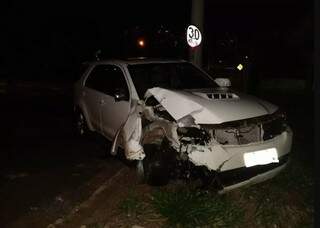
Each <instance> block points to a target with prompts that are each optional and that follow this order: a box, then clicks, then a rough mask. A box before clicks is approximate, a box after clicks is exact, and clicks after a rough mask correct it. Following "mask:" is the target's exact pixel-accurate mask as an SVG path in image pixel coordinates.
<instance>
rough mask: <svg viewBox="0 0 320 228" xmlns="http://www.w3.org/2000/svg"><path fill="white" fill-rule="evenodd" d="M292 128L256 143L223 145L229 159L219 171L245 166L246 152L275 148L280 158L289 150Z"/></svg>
mask: <svg viewBox="0 0 320 228" xmlns="http://www.w3.org/2000/svg"><path fill="white" fill-rule="evenodd" d="M292 135H293V134H292V130H291V129H290V128H289V127H288V128H287V130H286V131H284V132H282V133H281V134H280V135H278V136H276V137H274V138H272V139H269V140H266V141H263V142H257V143H251V144H247V145H224V146H222V148H223V150H224V151H225V152H226V153H227V154H228V155H229V157H230V159H229V160H228V161H227V162H226V163H225V164H224V165H223V166H222V167H221V170H220V171H221V172H224V171H228V170H233V169H237V168H242V167H245V164H244V159H243V155H244V154H245V153H247V152H253V151H259V150H265V149H268V148H276V150H277V153H278V157H279V158H281V157H283V156H285V155H287V154H289V152H290V151H291V145H292Z"/></svg>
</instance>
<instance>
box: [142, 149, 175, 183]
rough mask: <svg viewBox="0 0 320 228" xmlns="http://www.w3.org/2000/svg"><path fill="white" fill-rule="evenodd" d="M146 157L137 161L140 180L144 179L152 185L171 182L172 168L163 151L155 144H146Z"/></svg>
mask: <svg viewBox="0 0 320 228" xmlns="http://www.w3.org/2000/svg"><path fill="white" fill-rule="evenodd" d="M144 149H145V152H146V157H145V158H144V159H143V160H142V161H138V163H137V173H138V176H139V179H140V181H141V180H143V181H144V182H146V183H147V184H149V185H152V186H162V185H166V184H168V182H169V178H170V168H169V165H168V162H166V159H165V156H164V153H163V151H162V150H161V149H160V148H159V146H157V145H155V144H147V145H144Z"/></svg>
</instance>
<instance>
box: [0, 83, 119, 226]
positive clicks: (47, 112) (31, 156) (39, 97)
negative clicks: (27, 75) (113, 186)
mask: <svg viewBox="0 0 320 228" xmlns="http://www.w3.org/2000/svg"><path fill="white" fill-rule="evenodd" d="M0 106H1V114H0V124H1V125H0V126H1V127H0V138H1V139H0V165H1V166H0V212H1V213H0V227H6V226H9V224H10V223H12V222H13V221H16V220H17V219H19V218H21V217H23V216H27V215H28V214H30V213H33V212H35V211H46V212H47V213H45V214H47V215H48V219H53V218H56V217H59V215H60V214H62V213H63V212H64V211H67V210H69V209H70V208H72V207H73V206H74V205H76V204H77V203H78V202H80V201H81V200H83V199H85V198H86V197H88V195H90V194H91V193H92V191H94V190H95V187H96V186H92V185H97V186H98V185H99V181H100V182H103V181H104V179H105V178H109V177H110V176H112V175H113V174H114V173H116V172H117V170H119V169H120V168H121V167H122V166H123V164H122V163H121V162H120V161H119V160H118V159H116V158H112V157H105V155H106V151H107V149H108V146H109V145H108V143H107V142H106V141H104V140H103V139H102V138H99V137H95V136H92V137H91V138H89V139H80V138H78V137H76V136H75V135H74V133H73V129H72V97H71V88H70V87H69V86H68V85H64V87H63V88H62V89H61V88H60V89H56V90H50V89H48V88H45V89H44V88H42V87H40V86H39V85H37V84H35V85H32V84H31V85H30V84H29V86H28V87H26V86H24V87H23V86H20V87H19V88H14V89H12V90H11V91H8V93H7V94H2V95H0ZM101 173H102V174H103V175H104V176H102V177H101ZM98 175H100V180H97V181H96V182H95V183H91V182H92V179H93V178H95V177H96V176H98ZM90 181H91V182H90ZM89 182H90V183H91V186H89V185H88V184H87V183H89ZM87 185H88V186H87ZM84 186H86V187H84ZM79 188H80V189H81V191H78V189H79ZM49 217H51V218H49Z"/></svg>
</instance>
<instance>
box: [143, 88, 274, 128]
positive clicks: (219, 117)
mask: <svg viewBox="0 0 320 228" xmlns="http://www.w3.org/2000/svg"><path fill="white" fill-rule="evenodd" d="M215 92H217V90H213V89H210V90H208V89H198V90H169V89H163V88H159V87H155V88H151V89H149V90H147V92H146V94H145V97H146V98H148V97H150V96H154V98H155V99H156V100H157V101H158V102H159V103H160V104H161V105H162V106H163V107H164V108H165V109H166V110H167V111H168V113H169V114H170V115H171V116H172V117H173V118H174V119H175V120H176V121H178V120H179V119H181V118H183V117H185V116H187V115H191V116H192V117H193V118H194V119H195V123H196V124H220V123H224V122H229V121H235V120H241V119H247V118H253V117H257V116H262V115H266V114H271V113H273V112H275V111H276V110H277V109H278V107H277V106H275V105H273V104H271V103H269V102H267V101H263V100H260V99H258V98H255V97H252V96H249V95H246V94H242V93H238V92H230V91H227V92H228V93H233V94H234V95H235V96H236V98H230V99H211V98H209V97H208V95H207V94H208V93H211V94H212V93H215ZM219 93H221V91H219Z"/></svg>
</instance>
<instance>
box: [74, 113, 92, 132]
mask: <svg viewBox="0 0 320 228" xmlns="http://www.w3.org/2000/svg"><path fill="white" fill-rule="evenodd" d="M74 124H75V127H74V128H75V132H76V134H77V135H78V136H81V137H84V136H87V135H88V132H89V128H88V125H87V121H86V118H85V116H84V115H83V113H82V112H81V111H80V110H79V109H77V110H76V111H75V120H74Z"/></svg>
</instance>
